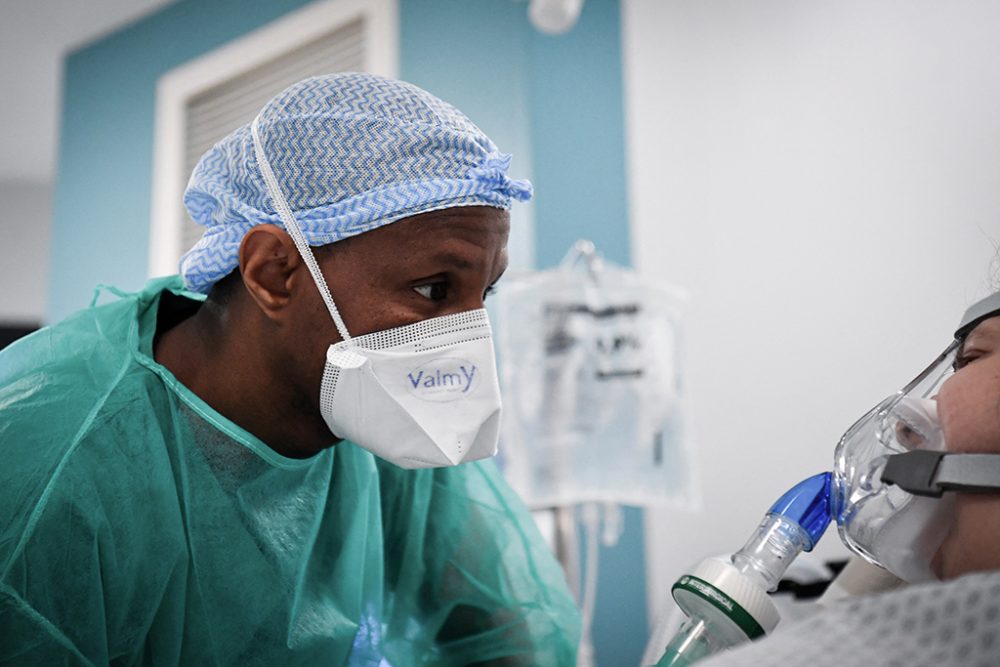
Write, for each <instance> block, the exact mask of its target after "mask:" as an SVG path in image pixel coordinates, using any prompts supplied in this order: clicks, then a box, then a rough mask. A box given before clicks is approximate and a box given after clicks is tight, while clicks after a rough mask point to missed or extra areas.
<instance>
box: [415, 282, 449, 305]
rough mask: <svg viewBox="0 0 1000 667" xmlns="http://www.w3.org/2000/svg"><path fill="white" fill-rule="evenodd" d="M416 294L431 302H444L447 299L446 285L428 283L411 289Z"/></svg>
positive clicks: (442, 283)
mask: <svg viewBox="0 0 1000 667" xmlns="http://www.w3.org/2000/svg"><path fill="white" fill-rule="evenodd" d="M413 289H414V290H415V291H416V293H417V294H419V295H420V296H422V297H424V298H425V299H430V300H431V301H444V300H445V299H447V298H448V283H444V282H438V283H428V284H427V285H417V286H416V287H414V288H413Z"/></svg>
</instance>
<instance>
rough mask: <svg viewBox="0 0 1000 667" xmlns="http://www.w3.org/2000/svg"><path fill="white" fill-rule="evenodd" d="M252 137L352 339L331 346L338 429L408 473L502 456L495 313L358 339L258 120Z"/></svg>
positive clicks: (323, 398) (326, 410)
mask: <svg viewBox="0 0 1000 667" xmlns="http://www.w3.org/2000/svg"><path fill="white" fill-rule="evenodd" d="M251 131H252V134H253V140H254V149H255V153H256V157H257V162H258V164H259V165H260V169H261V172H262V175H263V176H264V181H265V183H266V184H267V189H268V193H269V194H270V196H271V199H272V201H273V202H274V203H275V208H276V209H277V210H278V213H279V215H280V216H281V219H282V221H283V222H284V223H285V228H286V230H287V231H288V233H289V234H290V235H291V237H292V239H293V240H294V241H295V245H296V247H297V248H298V250H299V253H300V254H301V255H302V258H303V260H304V261H305V262H306V265H307V266H308V267H309V271H310V273H311V274H312V277H313V280H314V281H315V282H316V286H317V287H318V288H319V291H320V294H321V295H322V297H323V300H324V302H325V303H326V306H327V309H328V310H329V311H330V316H331V317H332V318H333V321H334V324H335V325H336V326H337V330H338V332H339V333H340V336H341V338H342V341H341V342H339V343H335V344H332V345H330V347H329V348H328V350H327V353H326V362H325V366H324V371H323V379H322V383H321V386H320V410H321V412H322V415H323V419H324V420H325V421H326V424H327V426H328V427H329V428H330V431H331V432H332V433H333V434H334V435H336V436H337V437H340V438H346V439H348V440H351V441H352V442H354V443H356V444H358V445H359V446H361V447H363V448H365V449H367V450H368V451H370V452H372V453H373V454H375V455H376V456H379V457H380V458H383V459H385V460H387V461H389V462H391V463H394V464H396V465H398V466H400V467H402V468H436V467H443V466H451V465H457V464H459V463H463V462H467V461H474V460H476V459H482V458H486V457H490V456H493V455H494V454H496V450H497V439H498V437H499V431H500V387H499V384H498V382H497V371H496V360H495V356H494V353H493V339H492V331H491V328H490V323H489V319H488V317H487V314H486V310H485V309H479V310H472V311H468V312H463V313H456V314H454V315H446V316H444V317H436V318H433V319H429V320H424V321H422V322H417V323H415V324H410V325H407V326H402V327H396V328H393V329H387V330H385V331H378V332H375V333H370V334H366V335H363V336H358V337H352V336H351V335H350V333H349V332H348V331H347V327H346V326H345V325H344V322H343V320H342V319H341V317H340V313H339V312H338V311H337V307H336V305H335V304H334V302H333V298H332V296H331V295H330V290H329V288H328V287H327V284H326V281H325V279H324V278H323V275H322V273H321V272H320V270H319V266H318V265H317V263H316V259H315V257H314V256H313V253H312V250H311V249H310V247H309V244H308V243H307V242H306V240H305V237H304V236H303V234H302V232H301V230H300V228H299V225H298V222H297V221H296V220H295V218H294V216H293V215H292V213H291V210H290V209H289V207H288V204H287V203H286V201H285V198H284V195H283V194H282V192H281V190H280V188H279V186H278V183H277V180H276V179H275V178H274V174H273V172H272V171H271V168H270V165H269V164H268V162H267V156H266V155H265V154H264V149H263V145H262V142H261V140H260V134H259V128H258V124H257V121H254V123H253V125H252V128H251Z"/></svg>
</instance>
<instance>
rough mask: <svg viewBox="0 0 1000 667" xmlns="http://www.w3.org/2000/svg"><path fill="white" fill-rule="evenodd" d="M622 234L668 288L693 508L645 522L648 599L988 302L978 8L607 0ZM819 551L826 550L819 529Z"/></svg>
mask: <svg viewBox="0 0 1000 667" xmlns="http://www.w3.org/2000/svg"><path fill="white" fill-rule="evenodd" d="M623 15H624V19H623V20H624V34H625V38H624V41H625V61H626V91H627V95H626V99H627V110H628V111H627V119H628V124H627V126H628V132H629V139H628V144H627V145H628V150H629V162H628V164H629V171H630V173H631V174H632V178H631V181H630V184H629V185H630V202H631V218H632V248H633V253H634V258H635V262H636V264H637V266H638V267H639V268H640V269H641V270H642V271H644V272H646V273H647V274H649V275H651V276H657V277H660V278H662V279H665V280H669V281H671V282H674V283H677V284H679V285H682V286H684V287H686V288H688V289H689V290H690V291H691V293H692V295H693V299H692V301H691V305H690V309H689V312H688V321H687V333H688V335H687V340H688V342H689V345H688V366H689V370H690V377H689V386H690V389H691V392H692V394H693V399H694V402H695V406H696V407H695V415H694V417H695V426H696V429H697V437H698V441H699V443H700V447H699V452H700V456H701V459H700V461H701V470H702V475H701V477H702V481H703V495H704V508H703V511H701V512H700V513H694V514H684V513H679V512H659V513H656V514H654V515H652V516H651V517H650V530H651V531H653V535H652V537H651V539H650V544H649V550H650V551H649V554H650V555H649V558H650V560H651V561H652V562H655V563H657V565H658V568H657V571H656V573H654V576H653V577H652V579H651V586H652V587H653V590H654V591H655V590H660V591H663V593H662V594H661V598H662V599H664V600H666V597H667V596H666V591H667V590H668V586H669V584H670V583H671V582H672V581H673V579H674V578H675V577H676V576H677V575H678V574H679V573H680V572H681V569H682V568H684V567H685V566H687V565H689V564H690V563H691V562H693V561H694V560H696V559H698V558H700V557H701V556H704V555H708V554H714V553H725V552H731V551H732V550H734V549H735V548H738V547H739V546H741V545H742V543H743V541H744V540H745V539H746V538H747V537H748V535H749V533H750V531H751V530H752V529H753V528H754V527H755V525H756V523H757V521H758V520H759V518H760V516H761V514H762V513H763V512H764V510H765V509H766V508H767V507H768V505H769V504H770V503H771V502H772V501H773V500H775V499H776V498H777V496H778V495H779V494H780V493H781V492H783V491H784V490H785V489H787V488H788V487H789V486H791V485H792V484H794V483H795V482H797V481H798V480H799V479H801V478H804V477H806V476H808V475H811V474H813V473H815V472H819V471H821V470H824V469H828V468H830V466H831V463H832V451H833V447H834V445H835V444H836V442H837V440H838V438H839V436H840V435H841V434H842V433H843V432H844V431H845V430H846V428H847V427H848V426H850V425H851V423H852V422H853V421H854V420H855V419H856V418H858V417H860V416H861V415H862V413H864V412H865V411H866V410H867V409H868V408H869V407H871V406H872V405H874V404H875V403H876V402H877V401H878V400H879V399H881V398H882V397H884V396H885V395H888V394H890V393H892V392H894V391H895V390H897V389H898V388H900V387H901V386H902V385H903V384H904V383H905V382H907V381H909V380H910V379H911V378H912V377H913V376H915V375H916V374H917V373H918V372H919V371H920V370H922V369H923V368H924V366H926V365H927V364H928V363H930V361H931V360H932V359H933V358H934V356H935V355H936V354H938V353H939V352H940V351H941V350H942V349H943V348H944V346H945V345H946V343H947V342H948V339H949V336H950V332H951V331H952V330H953V325H954V324H955V323H957V320H958V318H959V316H960V315H961V313H962V311H963V310H964V308H965V307H966V306H967V305H968V304H969V303H970V302H971V301H973V300H975V299H976V298H977V297H979V296H983V295H985V294H986V293H988V290H989V283H990V273H989V271H990V265H991V260H992V259H993V257H994V252H995V251H994V247H995V246H996V244H997V243H998V241H1000V187H998V185H1000V161H998V160H997V155H1000V123H998V122H997V118H1000V79H998V78H997V77H996V76H995V69H996V64H997V63H998V62H1000V41H998V40H997V39H996V36H995V31H994V30H993V26H996V25H997V24H998V22H1000V5H998V4H996V3H990V2H971V1H960V2H948V3H941V2H935V1H933V0H915V1H911V2H888V1H883V2H870V1H868V0H847V1H843V2H825V1H820V0H770V1H768V2H756V3H746V2H740V1H739V0H717V1H715V2H697V1H693V0H691V1H684V2H679V1H671V2H662V1H659V0H624V3H623ZM819 551H820V554H821V555H824V556H827V557H829V556H836V555H840V554H841V553H843V551H842V550H841V548H840V547H839V541H838V540H837V537H836V536H835V535H833V534H830V535H828V536H827V537H826V538H825V542H824V543H822V544H821V545H820V549H819Z"/></svg>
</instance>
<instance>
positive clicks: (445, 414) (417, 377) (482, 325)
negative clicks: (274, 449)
mask: <svg viewBox="0 0 1000 667" xmlns="http://www.w3.org/2000/svg"><path fill="white" fill-rule="evenodd" d="M320 409H321V410H322V413H323V419H325V420H326V423H327V425H328V426H329V427H330V430H331V431H333V432H334V433H335V434H336V435H338V436H340V437H343V438H347V439H349V440H352V441H353V442H356V443H357V444H359V445H361V446H362V447H364V448H365V449H367V450H369V451H370V452H372V453H373V454H375V455H377V456H380V457H382V458H383V459H386V460H387V461H391V462H392V463H395V464H396V465H398V466H400V467H403V468H436V467H440V466H450V465H457V464H459V463H462V462H464V461H474V460H476V459H481V458H485V457H489V456H493V455H494V454H496V450H497V437H498V435H499V431H500V387H499V385H498V384H497V373H496V362H495V361H494V355H493V341H492V335H491V331H490V324H489V320H488V319H487V316H486V311H485V310H473V311H469V312H465V313H458V314H456V315H448V316H445V317H436V318H434V319H430V320H424V321H423V322H418V323H416V324H411V325H409V326H405V327H398V328H395V329H389V330H387V331H381V332H378V333H373V334H368V335H366V336H359V337H357V338H353V339H351V340H350V341H346V342H342V343H337V344H336V345H331V346H330V349H329V350H328V351H327V353H326V370H325V372H324V373H323V382H322V386H321V389H320Z"/></svg>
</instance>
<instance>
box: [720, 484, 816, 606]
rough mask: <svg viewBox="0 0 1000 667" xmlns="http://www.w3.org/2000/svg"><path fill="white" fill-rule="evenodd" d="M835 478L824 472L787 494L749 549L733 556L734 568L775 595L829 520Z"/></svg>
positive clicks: (759, 527) (769, 513)
mask: <svg viewBox="0 0 1000 667" xmlns="http://www.w3.org/2000/svg"><path fill="white" fill-rule="evenodd" d="M832 483H833V474H832V473H828V472H824V473H820V474H819V475H814V476H812V477H810V478H809V479H806V480H803V481H801V482H799V483H798V484H796V485H795V486H793V487H792V488H791V489H789V490H788V491H786V492H785V493H784V494H783V495H782V496H781V498H779V499H778V501H777V502H775V503H774V504H773V505H771V509H769V510H768V511H767V514H766V515H765V516H764V520H763V521H762V522H761V524H760V525H759V526H758V527H757V530H756V532H754V534H753V536H752V537H751V538H750V540H749V541H748V542H747V543H746V545H745V546H744V547H743V548H742V549H740V550H739V551H737V552H736V553H735V554H733V556H732V562H733V565H735V566H736V568H737V569H738V570H740V571H741V572H743V574H744V575H746V576H747V577H750V578H751V579H753V580H755V581H756V582H757V583H758V584H759V585H761V587H762V588H763V589H764V590H766V591H773V590H774V589H775V588H777V586H778V581H779V580H780V579H781V577H782V575H784V574H785V570H786V569H788V566H789V565H791V564H792V561H793V560H795V557H796V556H798V555H799V554H800V553H801V552H803V551H812V549H813V547H814V546H816V543H817V542H819V538H821V537H822V536H823V532H824V531H825V530H826V527H827V525H829V523H830V518H831V517H832V516H833V513H832V512H831V508H830V496H831V484H832Z"/></svg>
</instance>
